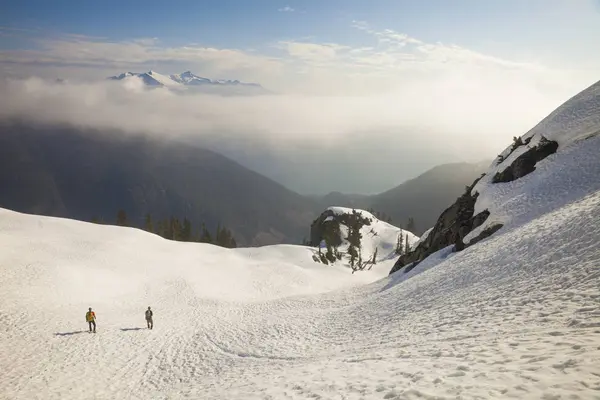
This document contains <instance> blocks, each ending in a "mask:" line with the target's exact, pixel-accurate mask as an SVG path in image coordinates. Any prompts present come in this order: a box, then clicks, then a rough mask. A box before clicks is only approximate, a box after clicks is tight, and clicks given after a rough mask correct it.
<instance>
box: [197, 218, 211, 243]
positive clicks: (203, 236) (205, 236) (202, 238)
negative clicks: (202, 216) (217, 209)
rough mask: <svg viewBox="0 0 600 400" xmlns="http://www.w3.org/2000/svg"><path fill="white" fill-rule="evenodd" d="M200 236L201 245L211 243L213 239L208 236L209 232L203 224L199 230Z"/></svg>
mask: <svg viewBox="0 0 600 400" xmlns="http://www.w3.org/2000/svg"><path fill="white" fill-rule="evenodd" d="M201 231H202V232H201V234H200V241H201V242H202V243H212V242H213V239H212V236H211V234H210V232H209V231H208V229H206V225H204V222H203V223H202V228H201Z"/></svg>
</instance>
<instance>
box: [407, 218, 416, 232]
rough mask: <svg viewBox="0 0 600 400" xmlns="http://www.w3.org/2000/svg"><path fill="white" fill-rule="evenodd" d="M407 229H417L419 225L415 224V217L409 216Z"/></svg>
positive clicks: (412, 230) (410, 230)
mask: <svg viewBox="0 0 600 400" xmlns="http://www.w3.org/2000/svg"><path fill="white" fill-rule="evenodd" d="M406 230H407V231H409V232H413V233H414V232H415V231H416V230H417V225H416V224H415V220H414V219H413V217H409V218H408V222H407V224H406Z"/></svg>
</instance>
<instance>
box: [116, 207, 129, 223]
mask: <svg viewBox="0 0 600 400" xmlns="http://www.w3.org/2000/svg"><path fill="white" fill-rule="evenodd" d="M117 225H119V226H127V214H126V213H125V210H119V212H117Z"/></svg>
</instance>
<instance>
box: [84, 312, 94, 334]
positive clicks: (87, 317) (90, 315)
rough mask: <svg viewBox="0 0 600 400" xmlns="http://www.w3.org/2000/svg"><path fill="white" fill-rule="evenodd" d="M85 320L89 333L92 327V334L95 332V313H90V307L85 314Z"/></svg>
mask: <svg viewBox="0 0 600 400" xmlns="http://www.w3.org/2000/svg"><path fill="white" fill-rule="evenodd" d="M85 320H86V321H87V323H88V325H89V327H90V332H92V326H93V327H94V333H95V332H96V313H95V312H93V311H92V307H90V308H89V309H88V312H86V313H85Z"/></svg>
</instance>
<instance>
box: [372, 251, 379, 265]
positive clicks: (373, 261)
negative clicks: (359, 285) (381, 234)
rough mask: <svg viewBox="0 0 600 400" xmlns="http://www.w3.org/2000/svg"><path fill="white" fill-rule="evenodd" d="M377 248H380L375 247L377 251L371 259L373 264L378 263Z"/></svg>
mask: <svg viewBox="0 0 600 400" xmlns="http://www.w3.org/2000/svg"><path fill="white" fill-rule="evenodd" d="M377 250H379V249H378V248H375V253H373V258H372V259H371V264H377Z"/></svg>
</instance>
